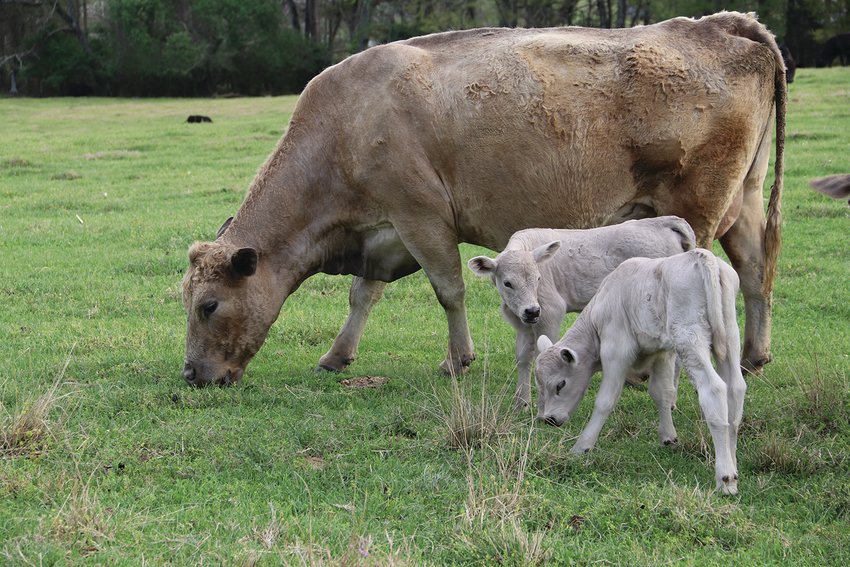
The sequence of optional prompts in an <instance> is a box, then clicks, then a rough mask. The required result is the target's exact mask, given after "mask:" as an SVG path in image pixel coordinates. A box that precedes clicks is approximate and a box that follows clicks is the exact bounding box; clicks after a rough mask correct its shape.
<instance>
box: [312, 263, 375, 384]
mask: <svg viewBox="0 0 850 567" xmlns="http://www.w3.org/2000/svg"><path fill="white" fill-rule="evenodd" d="M386 285H387V284H386V283H385V282H382V281H378V280H367V279H365V278H360V277H356V276H355V277H354V280H353V281H352V282H351V289H350V290H349V292H348V306H349V311H348V319H346V320H345V324H344V325H343V326H342V329H340V331H339V334H338V335H337V336H336V338H335V339H334V342H333V345H331V348H330V350H329V351H328V352H326V353H325V355H324V356H322V358H320V359H319V368H321V369H323V370H330V371H334V372H342V371H343V370H345V368H346V367H347V366H348V365H349V364H351V363H352V362H354V358H355V356H356V355H357V345H359V344H360V337H362V336H363V329H364V328H365V327H366V321H367V320H368V319H369V313H370V312H371V311H372V307H374V306H375V304H376V303H377V302H378V300H380V299H381V296H382V295H383V293H384V287H386Z"/></svg>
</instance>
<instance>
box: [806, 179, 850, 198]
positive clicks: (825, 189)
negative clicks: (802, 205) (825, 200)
mask: <svg viewBox="0 0 850 567" xmlns="http://www.w3.org/2000/svg"><path fill="white" fill-rule="evenodd" d="M809 185H811V186H812V188H813V189H814V190H815V191H819V192H821V193H823V194H824V195H829V196H830V197H832V198H833V199H844V198H847V197H850V173H840V174H838V175H829V176H827V177H820V178H818V179H812V180H811V181H809ZM847 204H848V205H850V200H848V201H847Z"/></svg>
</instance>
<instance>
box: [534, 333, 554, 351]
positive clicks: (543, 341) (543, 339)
mask: <svg viewBox="0 0 850 567" xmlns="http://www.w3.org/2000/svg"><path fill="white" fill-rule="evenodd" d="M550 348H552V341H551V340H550V339H549V337H547V336H546V335H540V336H539V337H537V352H543V351H544V350H548V349H550Z"/></svg>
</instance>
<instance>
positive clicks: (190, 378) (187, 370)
mask: <svg viewBox="0 0 850 567" xmlns="http://www.w3.org/2000/svg"><path fill="white" fill-rule="evenodd" d="M183 379H184V380H186V381H187V382H188V383H190V384H192V383H193V382H194V381H195V368H194V367H193V366H192V365H191V364H189V363H188V362H187V363H186V365H185V366H184V367H183Z"/></svg>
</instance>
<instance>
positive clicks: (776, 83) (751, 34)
mask: <svg viewBox="0 0 850 567" xmlns="http://www.w3.org/2000/svg"><path fill="white" fill-rule="evenodd" d="M707 18H710V19H712V20H713V21H715V22H716V23H718V24H719V25H720V26H721V27H723V28H724V29H725V30H726V31H727V32H728V33H730V34H733V35H736V36H739V37H745V38H747V39H749V40H751V41H756V42H758V43H761V44H762V45H764V46H765V47H767V48H768V49H770V51H771V53H773V59H774V63H775V65H774V69H773V73H774V75H773V102H774V105H775V115H776V159H775V161H774V164H773V185H772V186H771V188H770V199H769V200H768V203H767V225H766V227H765V231H764V239H763V240H762V249H763V250H762V251H763V253H764V280H763V281H762V293H764V295H765V297H769V296H770V293H771V292H772V291H773V280H774V277H775V276H776V264H777V261H778V259H779V250H780V248H781V247H782V234H781V232H782V188H783V181H782V178H783V175H784V170H785V111H786V106H787V86H786V84H785V61H784V60H783V59H782V52H781V51H780V50H779V45H778V44H777V43H776V38H774V37H773V34H771V33H770V31H768V29H767V28H766V27H764V26H763V25H762V24H760V23H759V22H758V20H757V19H756V17H755V14H753V13H749V14H740V13H736V12H721V13H719V14H714V15H712V16H707Z"/></svg>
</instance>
